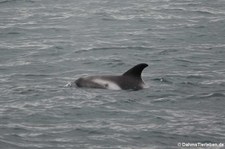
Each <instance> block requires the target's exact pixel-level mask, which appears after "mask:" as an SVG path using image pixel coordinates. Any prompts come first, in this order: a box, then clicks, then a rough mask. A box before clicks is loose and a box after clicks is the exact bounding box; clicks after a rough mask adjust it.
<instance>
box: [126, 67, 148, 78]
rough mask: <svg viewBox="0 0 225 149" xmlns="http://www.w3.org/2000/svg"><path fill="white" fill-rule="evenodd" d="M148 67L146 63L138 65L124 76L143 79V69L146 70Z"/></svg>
mask: <svg viewBox="0 0 225 149" xmlns="http://www.w3.org/2000/svg"><path fill="white" fill-rule="evenodd" d="M147 66H148V64H145V63H141V64H138V65H136V66H134V67H132V68H131V69H129V70H128V71H126V72H125V73H124V74H123V76H132V77H136V78H140V79H141V73H142V71H143V69H145V68H146V67H147Z"/></svg>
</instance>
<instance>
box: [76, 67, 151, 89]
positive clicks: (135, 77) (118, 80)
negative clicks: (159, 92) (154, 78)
mask: <svg viewBox="0 0 225 149" xmlns="http://www.w3.org/2000/svg"><path fill="white" fill-rule="evenodd" d="M147 66H148V64H145V63H141V64H138V65H136V66H134V67H132V68H131V69H129V70H128V71H126V72H125V73H124V74H122V75H117V76H113V75H103V76H86V77H81V78H79V79H77V80H76V81H75V84H76V85H77V87H85V88H100V89H111V90H121V89H122V90H140V89H143V88H146V85H145V84H144V81H143V80H142V78H141V73H142V71H143V70H144V68H146V67H147Z"/></svg>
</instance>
